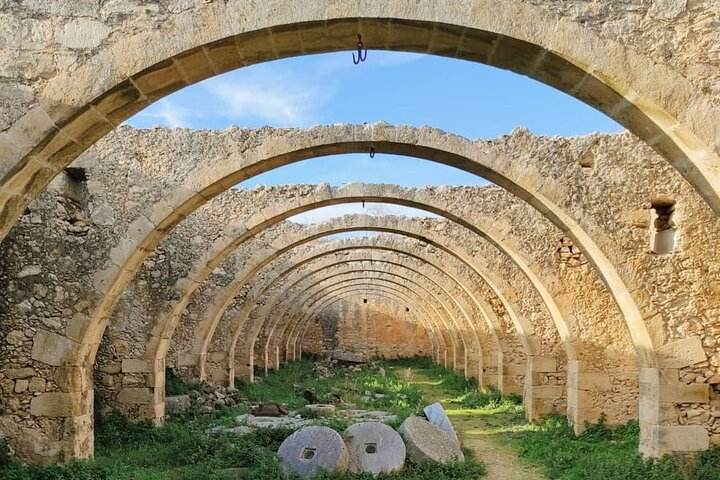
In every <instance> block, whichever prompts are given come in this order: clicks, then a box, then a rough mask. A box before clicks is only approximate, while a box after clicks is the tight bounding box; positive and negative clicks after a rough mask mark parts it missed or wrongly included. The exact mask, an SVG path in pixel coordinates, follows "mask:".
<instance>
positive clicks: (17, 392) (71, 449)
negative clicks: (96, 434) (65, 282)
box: [0, 329, 94, 464]
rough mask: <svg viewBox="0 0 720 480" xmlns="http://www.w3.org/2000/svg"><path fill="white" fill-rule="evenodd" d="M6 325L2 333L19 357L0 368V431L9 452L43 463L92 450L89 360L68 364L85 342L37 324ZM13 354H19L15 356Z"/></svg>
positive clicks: (86, 347)
mask: <svg viewBox="0 0 720 480" xmlns="http://www.w3.org/2000/svg"><path fill="white" fill-rule="evenodd" d="M31 332H32V331H31V330H29V329H28V330H25V331H24V332H23V331H11V332H10V333H8V335H7V337H6V341H7V342H8V344H9V345H13V346H16V350H15V351H16V352H20V353H22V354H23V356H22V357H20V358H22V363H20V362H19V361H16V362H15V364H14V365H13V366H12V367H11V368H4V369H2V370H0V374H2V375H0V387H2V398H1V400H2V402H1V404H2V415H0V431H2V433H3V436H4V440H5V441H6V442H7V443H8V445H9V446H10V447H11V448H12V450H13V452H14V453H15V455H16V456H17V457H19V458H22V459H23V460H25V461H27V462H30V463H38V464H48V463H56V462H69V461H71V460H74V459H77V458H89V457H91V456H92V454H93V447H94V445H93V400H94V391H93V380H92V366H91V365H86V364H82V363H80V361H78V364H76V365H72V364H68V360H67V359H82V358H87V357H88V356H89V353H88V352H87V351H85V353H86V355H81V354H80V353H79V352H81V351H84V349H87V350H92V346H90V345H82V344H80V343H78V342H77V341H76V340H75V339H74V338H68V337H66V336H63V335H59V334H57V333H53V332H49V331H46V330H42V329H37V330H36V331H35V333H34V335H32V337H31V336H30V334H31ZM18 357H19V356H18Z"/></svg>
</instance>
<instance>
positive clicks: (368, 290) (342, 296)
mask: <svg viewBox="0 0 720 480" xmlns="http://www.w3.org/2000/svg"><path fill="white" fill-rule="evenodd" d="M360 295H362V296H363V297H365V298H367V299H368V302H369V301H370V297H372V296H379V295H378V291H377V290H375V289H374V287H352V286H349V287H347V288H344V289H341V291H340V293H337V292H335V293H333V294H328V295H326V296H324V297H323V299H322V303H321V304H320V305H319V306H318V308H317V309H316V311H315V314H317V315H319V314H321V313H322V312H323V311H324V310H325V309H327V308H329V307H331V306H332V305H334V304H336V303H339V302H342V301H346V300H347V299H350V298H353V297H358V296H360ZM408 313H411V312H408ZM289 341H290V339H288V342H289ZM299 343H300V345H298V348H297V349H296V350H297V351H298V352H299V353H300V354H301V355H302V352H303V346H302V343H303V342H299ZM293 349H294V348H293ZM436 358H438V355H436V353H435V347H434V346H433V354H432V359H433V361H436ZM437 363H439V362H437ZM445 366H447V365H445Z"/></svg>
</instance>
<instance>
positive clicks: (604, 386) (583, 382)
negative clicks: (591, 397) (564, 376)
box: [568, 372, 612, 390]
mask: <svg viewBox="0 0 720 480" xmlns="http://www.w3.org/2000/svg"><path fill="white" fill-rule="evenodd" d="M568 387H575V388H577V389H578V390H610V388H611V387H612V384H611V382H610V375H608V374H607V373H583V372H580V373H577V376H575V375H568Z"/></svg>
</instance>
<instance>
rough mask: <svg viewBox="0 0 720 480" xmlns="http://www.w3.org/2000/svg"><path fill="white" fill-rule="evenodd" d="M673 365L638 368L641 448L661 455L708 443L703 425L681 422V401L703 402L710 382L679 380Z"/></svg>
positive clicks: (702, 447) (704, 446)
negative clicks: (687, 382)
mask: <svg viewBox="0 0 720 480" xmlns="http://www.w3.org/2000/svg"><path fill="white" fill-rule="evenodd" d="M678 372H679V370H678V369H676V368H664V369H660V368H641V369H640V452H641V453H642V454H643V455H645V456H648V457H661V456H663V455H665V454H667V453H672V452H695V451H699V450H707V449H708V448H709V447H710V435H709V433H708V430H707V428H706V427H705V426H703V425H680V408H679V406H680V405H681V404H698V405H706V404H708V402H709V401H710V386H709V385H708V384H706V383H691V384H684V383H680V381H679V379H678Z"/></svg>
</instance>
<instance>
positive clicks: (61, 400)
mask: <svg viewBox="0 0 720 480" xmlns="http://www.w3.org/2000/svg"><path fill="white" fill-rule="evenodd" d="M92 399H93V394H92V391H90V392H83V393H81V392H73V393H63V392H49V393H43V394H42V395H39V396H37V397H34V398H33V399H32V400H31V401H30V413H31V414H32V415H34V416H36V417H74V416H78V415H84V414H86V413H87V412H89V411H90V409H91V407H92Z"/></svg>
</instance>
